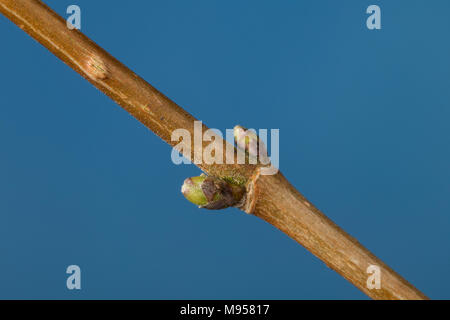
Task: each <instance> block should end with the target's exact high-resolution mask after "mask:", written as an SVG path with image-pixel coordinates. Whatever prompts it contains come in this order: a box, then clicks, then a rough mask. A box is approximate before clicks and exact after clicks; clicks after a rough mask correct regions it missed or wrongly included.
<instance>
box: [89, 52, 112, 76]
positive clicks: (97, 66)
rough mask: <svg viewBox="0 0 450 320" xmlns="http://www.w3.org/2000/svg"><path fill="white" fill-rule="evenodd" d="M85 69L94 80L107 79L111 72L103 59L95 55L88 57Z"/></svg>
mask: <svg viewBox="0 0 450 320" xmlns="http://www.w3.org/2000/svg"><path fill="white" fill-rule="evenodd" d="M84 71H85V72H86V73H87V74H88V76H89V77H90V78H91V79H94V80H105V79H106V78H107V77H108V73H109V71H108V67H107V66H106V64H105V63H104V62H103V60H102V59H101V58H100V57H97V56H95V55H92V56H90V57H89V58H88V59H87V61H86V65H85V68H84Z"/></svg>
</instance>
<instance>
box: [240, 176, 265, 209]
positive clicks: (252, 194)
mask: <svg viewBox="0 0 450 320" xmlns="http://www.w3.org/2000/svg"><path fill="white" fill-rule="evenodd" d="M260 175H261V168H260V167H257V168H256V169H255V171H254V172H253V174H252V176H251V177H250V179H249V180H248V182H247V185H246V186H245V189H246V192H245V196H244V197H243V198H242V201H240V202H239V204H238V205H236V207H238V208H239V209H241V210H244V211H245V213H248V214H252V213H253V212H254V211H255V207H256V200H257V199H258V193H259V189H258V185H257V182H258V179H259V176H260Z"/></svg>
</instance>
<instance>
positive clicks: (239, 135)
mask: <svg viewBox="0 0 450 320" xmlns="http://www.w3.org/2000/svg"><path fill="white" fill-rule="evenodd" d="M234 141H235V142H236V146H237V147H238V148H240V149H242V150H245V151H246V152H247V153H248V155H249V157H252V158H255V159H257V160H259V162H263V163H268V162H269V161H270V160H268V157H267V149H266V146H265V144H264V142H262V141H261V139H260V138H259V137H258V135H257V134H256V133H255V131H253V130H248V129H246V128H244V127H242V126H240V125H237V126H235V127H234ZM258 151H259V152H258Z"/></svg>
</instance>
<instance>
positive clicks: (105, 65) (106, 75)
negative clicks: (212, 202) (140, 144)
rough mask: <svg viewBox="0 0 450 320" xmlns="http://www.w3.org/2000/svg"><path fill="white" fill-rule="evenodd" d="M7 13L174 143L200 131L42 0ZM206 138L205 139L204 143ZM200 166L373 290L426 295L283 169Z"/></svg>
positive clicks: (14, 1) (22, 1)
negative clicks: (372, 281) (239, 186)
mask: <svg viewBox="0 0 450 320" xmlns="http://www.w3.org/2000/svg"><path fill="white" fill-rule="evenodd" d="M0 12H1V13H3V14H4V15H5V16H6V17H8V18H9V19H10V20H12V21H13V22H14V23H15V24H17V25H18V26H19V27H20V28H22V29H23V30H24V31H25V32H27V33H28V34H29V35H30V36H32V37H33V38H34V39H36V40H37V41H38V42H40V43H41V44H42V45H44V46H45V47H46V48H48V49H49V50H50V51H51V52H53V53H54V54H55V55H56V56H57V57H59V58H60V59H61V60H62V61H64V62H65V63H66V64H67V65H69V66H70V67H71V68H73V69H74V70H75V71H77V72H78V73H79V74H81V75H82V76H83V77H84V78H86V79H87V80H88V81H89V82H91V83H92V84H93V85H94V86H96V87H97V88H98V89H99V90H101V91H102V92H104V93H105V94H106V95H108V96H109V97H110V98H111V99H113V100H114V101H116V102H117V103H118V104H119V105H120V106H122V107H123V108H124V109H125V110H127V111H128V112H129V113H130V114H132V115H133V116H134V117H135V118H136V119H138V120H139V121H141V122H142V123H143V124H144V125H145V126H146V127H148V128H149V129H150V130H152V131H153V132H154V133H156V134H157V135H158V136H160V137H161V138H162V139H163V140H164V141H166V142H167V143H169V144H170V145H172V146H174V145H175V143H178V142H173V141H171V134H172V132H173V131H174V130H175V129H178V128H183V129H186V130H188V131H189V132H190V133H191V134H192V135H193V133H194V124H193V123H194V120H195V119H194V117H192V116H191V115H190V114H189V113H187V112H186V111H184V110H183V109H182V108H180V107H179V106H177V105H176V104H175V103H174V102H172V101H171V100H170V99H168V98H167V97H166V96H164V95H163V94H162V93H160V92H159V91H157V90H156V89H155V88H153V87H152V86H151V85H150V84H148V83H147V82H146V81H145V80H143V79H142V78H140V77H139V76H137V75H136V74H135V73H133V72H132V71H131V70H130V69H128V68H127V67H125V66H124V65H123V64H122V63H120V62H119V61H117V60H116V59H115V58H114V57H112V56H111V55H110V54H108V53H107V52H106V51H105V50H103V49H102V48H100V47H99V46H98V45H97V44H95V43H94V42H92V41H91V40H90V39H89V38H87V37H86V36H85V35H83V34H82V33H81V32H79V31H77V30H69V29H68V28H67V27H66V22H65V20H64V19H63V18H61V17H60V16H58V15H57V14H56V13H55V12H53V11H52V10H51V9H50V8H48V7H47V6H46V5H45V4H43V3H42V2H41V1H38V0H0ZM206 129H207V127H206V126H203V130H206ZM222 142H223V143H224V144H226V143H227V142H225V141H222ZM207 144H208V143H207V142H203V146H202V147H206V145H207ZM191 147H192V151H193V152H192V153H189V154H184V156H186V157H188V158H190V159H193V158H194V155H195V154H196V153H197V154H198V153H201V152H202V148H201V147H200V148H199V147H197V148H195V146H194V144H193V142H192V145H191ZM235 163H237V162H235ZM198 166H199V168H200V169H202V170H203V171H205V172H206V173H208V174H210V175H214V176H218V177H231V178H234V179H236V180H238V181H241V182H243V183H247V190H248V193H247V202H246V204H245V205H244V207H243V209H244V210H245V211H247V212H249V213H252V214H254V215H255V216H258V217H260V218H262V219H264V220H265V221H267V222H269V223H270V224H272V225H274V226H275V227H277V228H278V229H280V230H281V231H283V232H284V233H286V234H287V235H289V236H290V237H291V238H293V239H294V240H296V241H297V242H299V243H300V244H301V245H303V246H304V247H305V248H306V249H308V250H309V251H311V252H312V253H313V254H314V255H316V256H317V257H319V258H320V259H321V260H322V261H323V262H325V263H326V264H327V265H328V266H329V267H330V268H332V269H334V270H335V271H337V272H338V273H339V274H341V275H342V276H343V277H345V278H346V279H347V280H349V281H350V282H351V283H353V284H354V285H355V286H356V287H358V288H359V289H360V290H362V291H363V292H364V293H366V294H367V295H368V296H369V297H372V298H375V299H426V298H427V297H426V296H425V295H424V294H422V293H421V292H420V291H419V290H417V289H416V288H415V287H414V286H412V285H411V284H409V283H408V282H407V281H406V280H404V279H403V278H402V277H401V276H400V275H398V274H397V273H395V272H394V271H393V270H392V269H391V268H389V267H388V266H387V265H385V264H384V263H383V262H382V261H381V260H380V259H378V258H377V257H375V256H374V255H373V254H372V253H370V252H369V251H368V250H367V249H366V248H364V247H363V246H362V245H361V244H360V243H359V242H358V241H356V240H355V239H354V238H352V237H351V236H349V235H348V234H347V233H345V232H344V231H343V230H342V229H341V228H339V227H338V226H337V225H336V224H334V223H333V222H332V221H331V220H330V219H328V218H327V217H326V216H325V215H324V214H322V213H321V212H320V211H319V210H318V209H316V208H315V207H314V206H313V205H312V204H311V203H309V202H308V201H307V200H306V199H305V198H304V197H303V196H302V195H301V194H300V193H299V192H298V191H297V190H296V189H295V188H294V187H293V186H292V185H291V184H290V183H289V182H288V181H287V180H286V179H285V177H284V176H283V175H282V174H281V173H278V174H276V175H272V176H267V175H266V176H263V175H259V174H258V172H259V167H258V166H254V165H238V164H223V165H217V164H213V165H209V164H205V163H201V164H198ZM369 265H376V266H378V267H379V268H380V271H381V288H380V289H371V290H369V289H368V288H367V285H366V283H367V278H368V276H369V275H368V274H367V268H368V266H369Z"/></svg>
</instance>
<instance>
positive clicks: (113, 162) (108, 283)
mask: <svg viewBox="0 0 450 320" xmlns="http://www.w3.org/2000/svg"><path fill="white" fill-rule="evenodd" d="M45 2H46V3H47V4H48V5H49V6H50V7H52V8H53V9H54V10H55V11H56V12H58V13H59V14H61V15H64V16H67V15H66V13H65V12H66V8H67V6H69V5H71V4H77V5H79V6H80V7H81V10H82V32H84V33H85V34H87V35H88V36H89V37H91V38H92V39H93V40H94V41H96V42H97V43H98V44H100V45H101V46H102V47H104V48H105V49H106V50H108V51H109V52H110V53H111V54H112V55H114V56H115V57H117V58H118V59H119V60H121V61H122V62H123V63H124V64H126V65H127V66H129V67H130V68H131V69H132V70H134V71H135V72H136V73H138V74H139V75H140V76H142V77H143V78H144V79H146V80H147V81H148V82H150V83H151V84H153V85H154V86H155V87H156V88H158V89H159V90H161V91H162V92H163V93H164V94H166V95H167V96H169V97H170V98H171V99H173V100H174V101H175V102H177V103H178V104H179V105H180V106H182V107H183V108H185V109H186V110H188V111H189V112H190V113H192V114H193V115H194V116H195V117H197V118H199V119H201V120H202V121H204V122H205V123H206V124H207V125H208V126H210V127H214V128H218V129H220V130H223V131H225V129H227V128H232V127H233V126H234V125H235V124H242V125H245V126H247V127H253V128H269V129H270V128H279V129H280V140H281V141H280V165H281V170H282V171H283V173H284V174H285V175H286V176H287V177H288V178H289V180H290V181H291V182H292V183H293V185H294V186H295V187H297V188H298V189H299V190H300V191H301V192H302V193H303V194H304V195H305V196H306V197H307V198H309V199H310V200H311V201H312V202H313V203H315V204H316V205H317V206H318V208H319V209H321V210H322V211H323V212H324V213H325V214H327V215H328V216H329V217H330V218H331V219H332V220H334V221H335V222H336V223H337V224H339V225H340V226H341V227H343V228H344V229H345V230H346V231H347V232H349V233H350V234H351V235H353V236H354V237H356V238H357V239H358V240H359V241H360V242H361V243H362V244H363V245H365V246H366V247H367V248H369V249H370V250H371V251H372V252H373V253H374V254H376V255H378V256H379V257H380V258H381V259H383V260H384V261H385V262H386V263H387V264H388V265H390V266H391V267H392V268H394V269H395V270H396V271H398V272H399V273H400V274H401V275H403V276H404V277H405V278H406V279H408V280H409V281H410V282H412V283H413V284H414V285H415V286H417V287H418V288H419V289H421V290H422V291H423V292H424V293H425V294H427V295H429V296H430V297H431V298H441V299H446V298H450V296H449V294H448V288H447V287H448V286H449V285H450V279H449V270H450V241H449V240H450V237H449V228H450V215H449V214H450V197H449V192H450V168H449V164H450V152H449V146H450V126H449V119H450V108H449V101H450V90H449V75H450V58H449V57H450V42H449V41H448V37H449V35H448V34H449V31H450V19H449V18H448V12H449V10H450V2H449V1H446V0H434V1H412V0H408V1H406V0H404V1H379V0H373V1H361V0H354V1H349V0H346V1H331V0H330V1H324V0H322V1H317V0H314V1H313V0H308V1H293V0H292V1H287V0H285V1H260V0H259V1H237V0H233V1H225V0H221V1H218V0H215V1H211V0H202V1H199V0H191V1H186V0H178V1H174V0H172V1H163V0H159V1H136V0H135V1H127V2H123V1H106V0H97V1H92V0H77V1H65V0H64V1H62V0H51V1H50V0H46V1H45ZM371 4H377V5H379V6H380V7H381V19H382V29H381V30H372V31H371V30H368V29H367V27H366V18H367V17H368V15H367V14H366V12H365V11H366V8H367V7H368V6H369V5H371ZM0 37H1V51H0V56H1V59H0V70H1V71H0V72H1V77H0V92H1V99H0V104H1V106H0V147H1V151H0V256H1V259H0V298H27V299H28V298H41V299H46V298H61V299H80V298H86V299H90V298H103V299H109V298H114V299H115V298H124V299H129V298H133V299H134V298H136V299H144V298H145V299H173V298H176V299H197V298H199V299H216V298H224V299H227V298H234V299H240V298H245V299H366V296H365V295H364V294H362V293H361V292H360V291H358V290H357V289H356V288H355V287H354V286H353V285H351V284H350V283H348V282H347V281H346V280H344V279H343V278H342V277H341V276H339V275H338V274H337V273H335V272H334V271H332V270H331V269H329V268H327V267H326V266H325V264H324V263H322V262H321V261H320V260H319V259H317V258H316V257H314V256H313V255H312V254H311V253H309V252H308V251H306V250H305V249H304V248H303V247H301V246H300V245H298V244H297V243H296V242H294V241H293V240H291V239H290V238H288V237H287V236H286V235H284V234H283V233H281V232H280V231H278V230H277V229H275V228H274V227H272V226H271V225H269V224H267V223H265V222H264V221H262V220H260V219H258V218H256V217H253V216H250V215H246V214H244V213H242V212H241V211H238V210H237V209H227V210H224V211H223V212H220V213H215V214H211V213H210V212H208V211H206V210H199V209H197V208H196V207H195V206H194V205H192V204H190V203H189V202H187V201H186V200H185V199H184V198H183V196H182V195H181V193H180V186H181V184H182V182H183V180H184V179H185V178H186V177H188V176H193V175H198V174H199V173H200V172H199V170H198V169H197V168H196V167H195V166H193V165H190V166H187V165H181V166H176V165H174V164H173V163H172V162H171V160H170V153H171V149H170V147H169V146H168V145H167V144H165V143H163V142H162V141H161V140H160V139H159V138H158V137H157V136H156V135H154V134H153V133H152V132H150V131H149V130H147V129H146V128H145V127H144V126H143V125H141V124H140V123H139V122H137V121H136V120H135V119H134V118H132V117H131V116H129V115H128V114H127V113H126V112H125V111H124V110H122V109H121V108H120V107H118V106H117V105H116V104H115V103H114V102H112V101H111V100H110V99H109V98H107V97H106V96H105V95H103V94H102V93H101V92H99V91H98V90H97V89H95V88H94V87H92V86H91V85H90V84H89V83H88V82H86V81H85V80H84V79H82V78H81V77H80V76H79V75H78V74H76V73H75V72H74V71H72V70H71V69H70V68H69V67H67V66H66V65H65V64H63V63H62V62H61V61H59V60H58V59H56V58H55V57H54V56H53V55H52V54H51V53H49V52H48V51H47V50H46V49H45V48H43V47H42V46H41V45H39V44H38V43H37V42H35V41H34V40H32V39H31V38H30V37H29V36H28V35H26V34H25V33H24V32H23V31H21V30H20V29H19V28H18V27H17V26H15V25H13V24H12V23H11V22H10V21H8V20H7V19H6V18H5V17H3V16H0ZM71 264H76V265H79V266H80V267H81V271H82V289H81V290H79V291H77V290H73V291H70V290H68V289H67V288H66V278H67V276H68V275H67V274H66V273H65V271H66V268H67V266H69V265H71Z"/></svg>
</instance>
